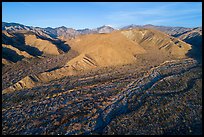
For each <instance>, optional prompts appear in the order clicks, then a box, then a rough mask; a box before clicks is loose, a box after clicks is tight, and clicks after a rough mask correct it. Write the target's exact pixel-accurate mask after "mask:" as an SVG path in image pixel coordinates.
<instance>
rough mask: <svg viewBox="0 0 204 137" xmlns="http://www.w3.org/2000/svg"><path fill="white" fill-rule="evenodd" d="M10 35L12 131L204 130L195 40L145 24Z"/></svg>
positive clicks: (5, 90)
mask: <svg viewBox="0 0 204 137" xmlns="http://www.w3.org/2000/svg"><path fill="white" fill-rule="evenodd" d="M29 33H30V32H29ZM2 37H3V38H4V43H2V47H3V48H5V49H4V52H3V54H4V56H3V58H2V62H3V64H4V66H3V67H2V134H4V135H8V134H11V135H22V134H23V135H33V134H36V135H112V134H117V135H126V134H130V135H132V134H134V135H191V134H192V135H197V134H199V135H200V134H202V64H201V63H200V62H199V61H197V60H195V59H194V58H190V57H189V56H187V55H188V52H189V51H190V50H192V46H191V45H190V44H187V43H185V42H183V41H181V40H179V39H177V38H174V37H172V36H169V35H167V34H165V33H162V32H160V31H157V30H153V29H140V28H139V29H132V30H122V31H113V32H111V33H107V34H103V33H102V34H88V35H82V36H78V37H76V38H73V39H68V40H66V41H61V40H58V39H52V38H48V37H44V35H43V36H42V35H37V34H33V32H32V34H28V32H27V31H26V34H24V33H23V34H22V32H21V33H20V34H19V33H6V32H4V34H3V35H2ZM20 38H22V40H23V41H21V40H20V41H19V39H20ZM22 43H23V44H24V45H21V44H22ZM41 44H43V45H41ZM64 47H66V48H67V49H66V50H64ZM29 49H33V50H32V51H31V50H29ZM34 49H37V51H36V50H34ZM14 51H15V52H14ZM8 53H13V54H12V55H15V57H18V58H17V59H16V60H14V59H15V57H12V56H9V55H10V54H8ZM38 53H39V54H38ZM47 53H49V54H47ZM10 59H11V60H10Z"/></svg>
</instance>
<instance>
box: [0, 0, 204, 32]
mask: <svg viewBox="0 0 204 137" xmlns="http://www.w3.org/2000/svg"><path fill="white" fill-rule="evenodd" d="M2 21H3V22H15V23H20V24H24V25H27V26H34V27H43V28H45V27H53V28H55V27H60V26H65V27H69V28H75V29H84V28H90V29H93V28H97V27H100V26H102V25H110V26H112V27H114V28H120V27H123V26H126V25H130V24H135V25H145V24H152V25H162V26H180V27H191V28H192V27H200V26H202V2H2Z"/></svg>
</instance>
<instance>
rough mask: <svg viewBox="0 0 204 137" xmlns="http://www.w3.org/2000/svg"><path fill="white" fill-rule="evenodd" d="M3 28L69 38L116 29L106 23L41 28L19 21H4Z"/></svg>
mask: <svg viewBox="0 0 204 137" xmlns="http://www.w3.org/2000/svg"><path fill="white" fill-rule="evenodd" d="M2 30H7V31H19V30H28V31H33V32H35V33H37V34H41V35H49V36H50V37H52V38H57V37H61V38H63V39H69V38H73V37H76V36H78V35H83V34H95V33H110V32H112V31H113V30H114V28H112V27H110V26H106V25H104V26H101V27H98V28H96V29H88V28H85V29H80V30H76V29H73V28H67V27H65V26H62V27H57V28H51V27H47V28H40V27H31V26H25V25H22V24H18V23H6V22H2Z"/></svg>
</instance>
